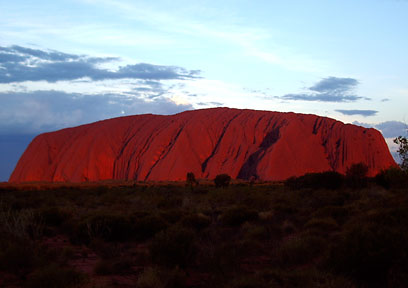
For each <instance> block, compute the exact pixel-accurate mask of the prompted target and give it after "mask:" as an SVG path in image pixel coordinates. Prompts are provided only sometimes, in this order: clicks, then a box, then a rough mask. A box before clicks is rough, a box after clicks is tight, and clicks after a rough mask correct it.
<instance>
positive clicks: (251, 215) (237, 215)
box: [221, 206, 258, 226]
mask: <svg viewBox="0 0 408 288" xmlns="http://www.w3.org/2000/svg"><path fill="white" fill-rule="evenodd" d="M257 219H258V213H257V212H256V211H255V210H252V209H250V208H248V207H245V206H241V207H232V208H229V209H227V210H226V211H225V212H224V213H223V214H222V215H221V221H222V223H223V224H224V225H228V226H239V225H241V224H242V223H244V222H246V221H254V220H257Z"/></svg>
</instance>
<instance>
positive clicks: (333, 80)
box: [309, 77, 358, 93]
mask: <svg viewBox="0 0 408 288" xmlns="http://www.w3.org/2000/svg"><path fill="white" fill-rule="evenodd" d="M357 85H358V81H357V80H356V79H353V78H337V77H328V78H324V79H322V80H321V81H319V82H317V83H316V84H315V85H313V86H312V87H310V88H309V90H312V91H317V92H321V93H344V92H348V91H350V90H352V89H354V88H355V87H356V86H357Z"/></svg>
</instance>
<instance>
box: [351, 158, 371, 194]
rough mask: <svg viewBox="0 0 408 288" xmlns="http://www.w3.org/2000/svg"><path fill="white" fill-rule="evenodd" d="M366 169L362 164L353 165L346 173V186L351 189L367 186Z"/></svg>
mask: <svg viewBox="0 0 408 288" xmlns="http://www.w3.org/2000/svg"><path fill="white" fill-rule="evenodd" d="M367 172H368V167H367V165H366V164H364V163H355V164H353V165H351V166H350V167H349V168H348V169H347V171H346V179H347V182H348V184H349V185H350V186H351V187H353V188H362V187H365V186H366V185H367Z"/></svg>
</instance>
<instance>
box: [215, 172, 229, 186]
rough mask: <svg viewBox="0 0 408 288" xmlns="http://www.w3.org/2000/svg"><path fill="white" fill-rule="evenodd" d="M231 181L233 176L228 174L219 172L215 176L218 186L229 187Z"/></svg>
mask: <svg viewBox="0 0 408 288" xmlns="http://www.w3.org/2000/svg"><path fill="white" fill-rule="evenodd" d="M230 181H231V176H229V175H228V174H219V175H217V176H215V179H214V184H215V186H216V187H228V185H229V184H230Z"/></svg>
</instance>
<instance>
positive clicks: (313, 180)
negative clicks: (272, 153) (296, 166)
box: [285, 171, 344, 190]
mask: <svg viewBox="0 0 408 288" xmlns="http://www.w3.org/2000/svg"><path fill="white" fill-rule="evenodd" d="M343 184H344V176H343V175H341V174H340V173H337V172H334V171H326V172H320V173H307V174H305V175H303V176H300V177H291V178H289V179H287V180H286V181H285V186H287V187H289V188H291V189H329V190H336V189H339V188H341V187H342V186H343Z"/></svg>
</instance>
